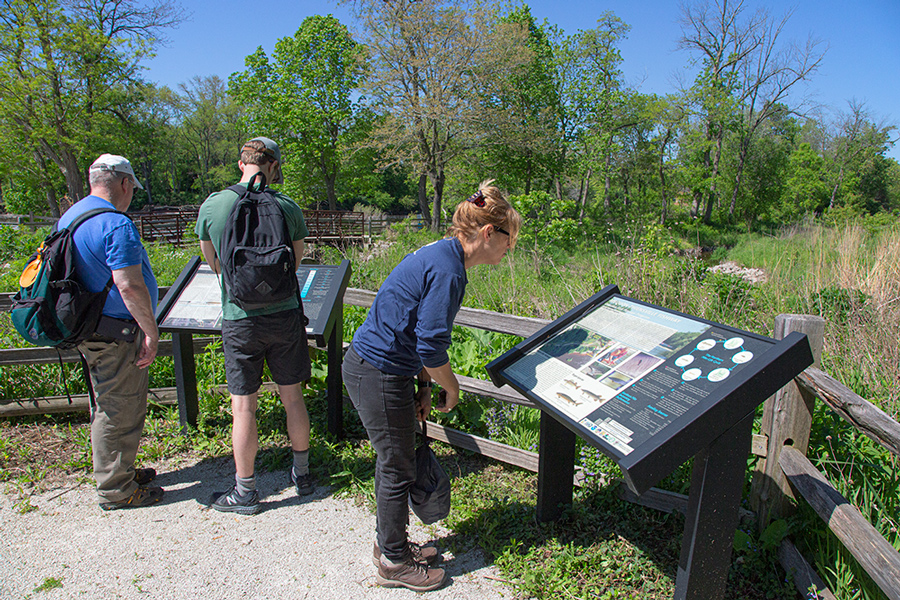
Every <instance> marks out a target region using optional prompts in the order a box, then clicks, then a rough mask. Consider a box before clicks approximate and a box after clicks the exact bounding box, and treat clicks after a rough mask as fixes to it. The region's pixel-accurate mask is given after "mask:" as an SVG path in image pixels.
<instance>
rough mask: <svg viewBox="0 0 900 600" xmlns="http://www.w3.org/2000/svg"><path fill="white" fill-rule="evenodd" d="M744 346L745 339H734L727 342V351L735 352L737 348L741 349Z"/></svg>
mask: <svg viewBox="0 0 900 600" xmlns="http://www.w3.org/2000/svg"><path fill="white" fill-rule="evenodd" d="M743 345H744V338H739V337H733V338H731V339H730V340H728V341H726V342H725V348H726V349H727V350H734V349H735V348H740V347H741V346H743Z"/></svg>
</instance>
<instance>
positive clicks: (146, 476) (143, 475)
mask: <svg viewBox="0 0 900 600" xmlns="http://www.w3.org/2000/svg"><path fill="white" fill-rule="evenodd" d="M154 479H156V469H154V468H152V467H145V468H143V469H141V468H137V469H135V470H134V482H135V483H136V484H138V485H147V484H148V483H150V482H151V481H153V480H154Z"/></svg>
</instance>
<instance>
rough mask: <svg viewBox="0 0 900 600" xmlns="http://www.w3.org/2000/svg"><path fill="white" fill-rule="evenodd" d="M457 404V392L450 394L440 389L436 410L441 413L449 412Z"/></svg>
mask: <svg viewBox="0 0 900 600" xmlns="http://www.w3.org/2000/svg"><path fill="white" fill-rule="evenodd" d="M457 404H459V392H456V393H455V394H452V393H449V392H447V390H445V389H442V390H441V391H440V392H439V393H438V403H437V407H436V408H437V409H438V410H439V411H441V412H442V413H448V412H450V411H451V410H453V408H454V407H455V406H456V405H457Z"/></svg>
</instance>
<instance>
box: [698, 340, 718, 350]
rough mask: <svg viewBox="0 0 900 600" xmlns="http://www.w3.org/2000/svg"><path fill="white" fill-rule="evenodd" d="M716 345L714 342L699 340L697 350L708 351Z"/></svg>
mask: <svg viewBox="0 0 900 600" xmlns="http://www.w3.org/2000/svg"><path fill="white" fill-rule="evenodd" d="M715 345H716V341H715V340H701V341H700V343H699V344H697V350H709V349H710V348H712V347H713V346H715Z"/></svg>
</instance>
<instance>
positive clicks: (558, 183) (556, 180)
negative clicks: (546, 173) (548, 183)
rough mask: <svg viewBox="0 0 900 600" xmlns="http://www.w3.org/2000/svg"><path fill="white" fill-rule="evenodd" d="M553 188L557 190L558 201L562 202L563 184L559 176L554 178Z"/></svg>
mask: <svg viewBox="0 0 900 600" xmlns="http://www.w3.org/2000/svg"><path fill="white" fill-rule="evenodd" d="M553 187H554V189H555V190H556V199H557V200H562V182H561V181H560V180H559V176H556V177H554V178H553Z"/></svg>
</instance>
